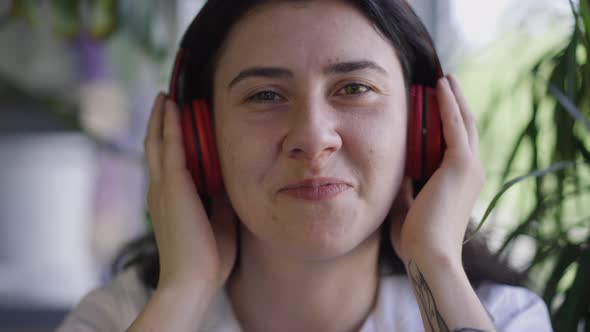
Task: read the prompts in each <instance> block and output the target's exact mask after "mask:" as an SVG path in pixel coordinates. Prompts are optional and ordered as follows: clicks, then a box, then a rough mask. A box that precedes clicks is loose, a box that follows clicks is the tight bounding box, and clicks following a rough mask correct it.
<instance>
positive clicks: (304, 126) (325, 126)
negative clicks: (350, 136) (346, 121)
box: [282, 100, 342, 167]
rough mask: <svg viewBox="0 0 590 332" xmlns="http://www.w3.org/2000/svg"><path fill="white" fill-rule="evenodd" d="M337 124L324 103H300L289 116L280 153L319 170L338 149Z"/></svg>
mask: <svg viewBox="0 0 590 332" xmlns="http://www.w3.org/2000/svg"><path fill="white" fill-rule="evenodd" d="M337 124H338V119H337V115H336V114H335V112H334V110H333V109H331V108H330V106H329V105H328V104H327V103H323V102H322V101H319V100H315V101H308V102H306V103H302V105H300V106H297V107H295V108H294V109H293V110H292V112H291V121H290V124H289V131H288V133H287V136H286V137H285V139H284V141H283V147H282V148H283V152H284V153H286V154H287V155H288V157H289V158H291V159H294V160H299V161H303V162H306V163H309V164H311V166H312V167H321V165H322V164H323V163H325V161H326V160H327V159H329V157H330V156H331V155H332V154H333V153H334V152H336V151H338V150H339V149H340V148H341V147H342V138H341V136H340V134H339V133H338V132H337V129H338V125H337Z"/></svg>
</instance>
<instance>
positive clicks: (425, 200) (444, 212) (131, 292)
mask: <svg viewBox="0 0 590 332" xmlns="http://www.w3.org/2000/svg"><path fill="white" fill-rule="evenodd" d="M197 21H198V22H195V23H193V25H192V27H191V28H190V30H189V33H188V34H187V36H185V40H184V43H185V45H184V46H185V47H186V48H187V49H189V51H190V52H189V53H188V55H187V56H188V58H187V60H186V61H187V68H188V69H187V72H186V74H185V76H186V77H185V78H184V79H185V81H186V82H185V83H186V84H185V88H183V89H182V94H183V95H184V98H188V99H192V98H204V99H205V100H206V101H207V102H208V104H209V105H211V109H212V115H213V117H214V121H213V122H214V128H215V137H216V141H217V147H218V154H219V159H220V166H221V173H222V174H223V181H224V184H225V192H226V193H227V195H226V194H220V195H217V196H215V197H213V198H212V203H211V206H210V207H209V206H208V205H209V204H208V202H205V203H206V204H202V203H201V200H200V199H199V196H198V194H197V192H196V190H195V188H194V185H193V184H192V180H191V175H190V173H189V170H188V169H187V167H186V166H185V165H186V160H185V156H184V153H183V148H184V147H183V140H182V130H181V126H180V119H179V115H178V107H177V105H176V104H175V103H174V102H173V101H172V100H171V99H170V98H166V97H165V96H164V95H160V96H158V97H157V99H156V101H155V103H154V109H153V111H152V115H151V119H150V123H149V127H148V133H147V136H146V140H145V148H146V157H147V162H148V169H149V175H150V190H149V193H148V206H149V210H150V214H151V216H152V218H153V226H154V234H155V240H156V241H157V245H158V255H157V256H156V255H154V253H149V252H148V253H145V252H143V253H142V252H140V253H139V254H137V253H136V255H135V258H134V259H132V261H131V264H129V265H131V266H135V265H137V267H134V268H131V269H128V270H126V271H125V272H123V273H122V274H121V275H120V276H118V277H117V279H116V280H115V281H114V282H113V283H112V284H111V285H109V286H107V287H105V288H102V289H99V290H97V291H94V292H93V293H91V294H89V295H88V296H87V297H86V298H85V299H84V300H83V301H82V303H81V304H80V305H79V306H78V308H76V309H75V310H74V311H73V313H72V314H71V315H70V316H69V317H68V318H67V319H66V321H65V322H64V324H63V325H62V327H61V330H60V331H116V330H123V329H127V330H128V331H147V330H153V331H239V330H242V331H363V332H368V331H420V330H426V331H495V330H500V331H550V330H551V327H550V322H549V319H548V313H547V308H546V307H545V305H544V304H543V302H542V301H541V300H540V299H539V298H538V297H537V296H536V295H535V294H533V293H532V292H530V291H528V290H526V289H525V288H522V287H514V286H509V285H507V284H508V283H516V282H517V280H515V279H510V278H508V277H505V276H501V275H493V274H491V271H493V270H496V271H497V266H500V265H499V264H498V263H495V264H496V265H494V266H487V270H486V267H485V266H484V267H482V266H478V265H477V262H478V261H479V262H481V261H486V259H487V260H488V261H490V262H491V260H489V257H490V256H489V253H487V252H486V251H484V250H482V249H481V248H479V249H478V246H477V244H476V243H471V242H470V244H469V245H467V246H465V250H463V246H462V244H463V239H464V236H465V231H466V228H467V225H468V220H469V214H470V212H471V209H472V208H473V205H474V203H475V200H476V199H477V196H478V195H479V192H480V190H481V187H482V185H483V183H484V174H483V170H482V166H481V163H480V160H479V156H478V136H477V131H476V126H475V123H474V120H473V117H472V115H471V113H470V111H469V107H468V105H467V103H466V101H465V99H464V97H463V96H462V94H461V92H460V89H459V87H458V85H457V83H456V81H455V80H454V79H453V78H452V77H448V78H442V79H440V80H438V81H437V79H436V75H435V73H434V72H435V69H436V65H435V61H434V60H433V59H434V54H433V51H432V50H431V49H430V48H429V47H428V42H427V41H426V39H425V37H424V34H423V32H424V31H425V30H424V28H423V26H422V25H421V24H420V22H419V20H418V19H417V17H416V16H415V14H414V13H413V12H412V11H411V10H410V9H409V8H408V7H407V5H406V4H404V3H403V2H401V1H400V0H365V1H335V0H334V1H262V0H259V1H254V0H251V1H246V0H242V1H235V0H232V1H224V0H216V1H209V2H208V3H207V4H206V5H205V7H204V8H203V10H202V12H201V14H200V15H199V17H198V20H197ZM414 83H420V84H432V85H434V84H436V93H437V96H438V102H439V109H440V114H441V119H442V126H443V133H444V139H445V142H446V151H445V154H444V158H443V160H442V163H441V165H440V167H439V168H438V169H437V170H436V172H435V173H434V174H433V175H432V177H431V178H430V179H429V180H428V182H427V183H426V184H425V185H424V187H423V188H421V190H420V192H419V193H418V194H417V195H416V196H415V198H414V193H413V192H412V185H411V182H410V181H409V179H408V178H407V177H405V176H404V174H405V173H404V161H405V158H406V155H405V154H406V136H407V123H408V116H409V114H408V113H409V112H408V106H409V105H408V94H409V87H410V85H411V84H414ZM206 210H210V211H211V213H210V214H207V213H206ZM209 215H210V217H209ZM152 240H153V238H152ZM146 241H147V243H148V244H149V243H150V239H149V238H148V239H147V240H145V241H144V242H142V243H143V244H145V243H146ZM142 243H139V244H138V245H136V246H134V247H132V249H134V250H141V248H149V247H150V246H149V245H148V246H145V245H143V246H142ZM152 248H153V247H152ZM391 248H393V251H392V250H391ZM154 257H159V261H156V260H154ZM463 260H465V261H466V262H467V261H470V262H472V263H465V264H464V263H463ZM396 262H397V263H401V264H396ZM392 269H393V272H394V273H395V272H397V273H400V272H401V274H392V273H391V272H392ZM504 270H505V269H504ZM466 271H467V272H469V273H467V272H466ZM488 272H490V273H488ZM501 283H504V284H501Z"/></svg>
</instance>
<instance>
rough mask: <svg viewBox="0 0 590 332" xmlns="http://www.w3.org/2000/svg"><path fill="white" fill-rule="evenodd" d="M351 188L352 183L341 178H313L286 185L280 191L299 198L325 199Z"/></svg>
mask: <svg viewBox="0 0 590 332" xmlns="http://www.w3.org/2000/svg"><path fill="white" fill-rule="evenodd" d="M350 188H352V186H351V185H350V183H348V182H346V181H344V180H341V179H337V178H312V179H306V180H303V181H299V182H296V183H292V184H289V185H287V186H284V187H283V188H281V189H280V190H279V193H283V194H286V195H289V196H291V197H294V198H298V199H305V200H323V199H330V198H333V197H336V196H337V195H339V194H340V193H342V192H344V191H346V190H348V189H350Z"/></svg>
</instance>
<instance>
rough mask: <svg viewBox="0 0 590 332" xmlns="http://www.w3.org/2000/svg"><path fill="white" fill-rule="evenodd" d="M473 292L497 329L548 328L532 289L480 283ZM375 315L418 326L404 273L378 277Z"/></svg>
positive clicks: (392, 323)
mask: <svg viewBox="0 0 590 332" xmlns="http://www.w3.org/2000/svg"><path fill="white" fill-rule="evenodd" d="M475 292H476V294H477V296H478V297H479V299H480V301H481V303H482V304H483V306H484V307H485V309H486V310H487V311H488V313H489V314H490V316H491V317H492V319H493V320H494V323H495V324H496V326H497V328H498V331H505V332H512V331H538V332H545V331H552V328H551V320H550V316H549V312H548V310H547V306H546V305H545V302H543V300H542V299H541V298H540V297H539V296H538V295H537V294H536V293H534V292H533V291H531V290H529V289H527V288H524V287H517V286H510V285H505V284H499V283H493V282H484V283H481V284H480V285H479V286H478V287H477V288H476V289H475ZM375 315H376V318H377V319H378V320H380V321H381V322H382V324H383V325H384V326H395V327H396V328H398V329H407V330H411V329H419V328H422V325H421V324H422V321H421V318H420V317H421V316H420V309H419V307H418V304H417V302H416V298H415V295H414V292H413V288H412V285H411V283H410V280H409V279H408V278H407V277H406V276H405V275H388V276H382V278H381V282H380V291H379V299H378V303H377V307H376V308H375Z"/></svg>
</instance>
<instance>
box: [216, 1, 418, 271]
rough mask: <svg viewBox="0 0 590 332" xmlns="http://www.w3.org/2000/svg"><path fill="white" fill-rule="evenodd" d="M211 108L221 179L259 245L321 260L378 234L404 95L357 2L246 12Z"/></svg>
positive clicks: (392, 58) (399, 155)
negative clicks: (305, 181)
mask: <svg viewBox="0 0 590 332" xmlns="http://www.w3.org/2000/svg"><path fill="white" fill-rule="evenodd" d="M214 105H215V110H214V112H215V113H214V114H215V130H216V139H217V144H218V151H219V155H220V162H221V168H222V174H223V178H224V182H225V186H226V189H227V192H228V195H229V197H230V200H231V202H232V204H233V206H234V209H235V210H236V212H237V214H238V216H239V217H240V219H241V221H242V223H243V225H244V226H245V227H246V228H247V230H248V231H249V232H250V233H251V234H252V235H253V238H254V239H256V240H257V244H258V245H262V246H263V247H265V248H267V249H268V250H274V251H275V252H276V251H277V250H280V251H281V252H282V253H283V254H287V255H291V256H296V257H299V258H304V259H325V258H330V257H335V256H338V255H342V254H345V253H347V252H350V251H351V250H353V249H354V248H356V247H357V246H358V245H359V244H361V243H363V242H364V241H366V240H367V239H375V240H377V239H378V236H371V235H376V231H377V230H378V228H379V226H380V225H381V223H382V222H383V220H384V219H385V217H386V215H387V213H388V212H389V209H390V207H391V203H392V201H393V198H394V196H395V194H396V193H397V190H398V188H399V186H400V183H401V180H402V177H403V166H404V162H405V160H404V158H405V146H406V125H407V120H406V119H407V108H406V92H405V86H404V81H403V76H402V70H401V66H400V63H399V61H398V58H397V56H396V54H395V51H394V49H393V47H392V46H391V44H390V43H389V42H388V40H386V39H385V37H384V36H382V35H381V34H380V33H379V32H378V31H377V28H375V27H373V26H372V24H371V22H370V21H369V20H368V19H366V18H365V17H364V16H363V15H362V14H361V13H360V12H359V11H357V10H356V9H355V8H353V7H351V6H350V5H348V4H345V3H343V2H338V1H314V2H308V3H305V4H292V3H291V4H289V3H278V4H271V5H266V6H264V7H260V8H258V9H257V10H255V11H254V12H253V13H251V14H249V15H247V16H246V17H245V18H243V19H242V20H241V21H240V22H239V23H238V24H237V25H236V26H234V28H233V30H232V32H231V33H230V35H229V36H228V38H227V40H226V43H225V46H224V48H223V50H222V53H221V56H220V59H219V62H218V65H217V67H216V71H215V73H214ZM309 179H312V181H310V182H308V183H306V184H303V187H300V188H299V189H290V190H287V189H285V188H286V187H288V186H295V187H298V186H301V184H298V183H299V182H301V181H303V180H309ZM320 185H323V186H320Z"/></svg>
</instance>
